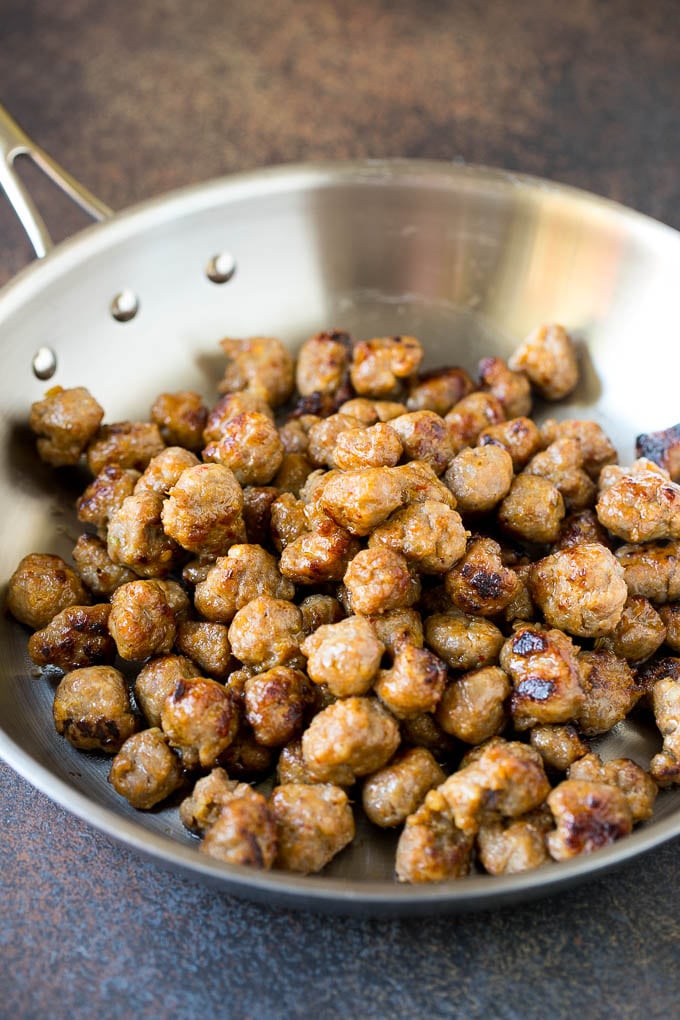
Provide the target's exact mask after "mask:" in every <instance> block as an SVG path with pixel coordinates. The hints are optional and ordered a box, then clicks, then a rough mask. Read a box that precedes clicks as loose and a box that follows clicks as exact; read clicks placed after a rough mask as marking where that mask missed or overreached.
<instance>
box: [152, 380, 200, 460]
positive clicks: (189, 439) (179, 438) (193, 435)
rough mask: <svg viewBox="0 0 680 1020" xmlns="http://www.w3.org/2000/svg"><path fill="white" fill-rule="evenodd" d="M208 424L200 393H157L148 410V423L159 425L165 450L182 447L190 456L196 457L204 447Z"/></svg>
mask: <svg viewBox="0 0 680 1020" xmlns="http://www.w3.org/2000/svg"><path fill="white" fill-rule="evenodd" d="M207 420H208V408H207V407H206V406H205V404H204V403H203V398H202V397H201V395H200V393H195V392H194V391H193V390H180V391H179V392H178V393H159V395H158V396H157V397H156V399H155V400H154V402H153V406H152V408H151V421H153V422H155V423H156V425H158V428H159V430H160V434H161V437H162V439H163V442H164V443H167V445H168V446H183V447H184V448H185V449H187V450H191V451H192V452H193V453H198V452H199V451H200V449H201V447H202V446H203V429H204V428H205V425H206V422H207Z"/></svg>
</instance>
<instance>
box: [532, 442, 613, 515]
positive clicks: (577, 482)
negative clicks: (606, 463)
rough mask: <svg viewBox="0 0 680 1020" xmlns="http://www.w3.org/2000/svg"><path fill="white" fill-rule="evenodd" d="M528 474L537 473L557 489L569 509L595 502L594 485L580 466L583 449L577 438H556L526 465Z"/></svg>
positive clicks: (578, 508) (580, 508)
mask: <svg viewBox="0 0 680 1020" xmlns="http://www.w3.org/2000/svg"><path fill="white" fill-rule="evenodd" d="M525 470H526V473H527V474H529V475H540V476H541V477H542V478H547V479H548V481H549V482H552V483H553V485H554V486H555V487H556V488H557V489H559V491H560V492H561V494H562V498H563V500H564V505H565V507H566V508H567V510H568V511H570V512H571V511H577V510H584V509H586V508H587V507H589V506H592V505H593V504H594V503H595V496H596V493H597V488H596V486H595V483H594V482H593V480H592V479H591V478H590V476H589V475H588V474H587V473H586V472H585V471H584V470H583V451H582V449H581V446H580V444H579V443H578V441H577V440H576V439H556V440H555V442H554V443H551V444H550V446H548V447H547V448H546V449H545V450H543V451H542V452H541V453H537V454H536V455H535V456H534V457H532V458H531V460H530V461H529V463H528V464H527V466H526V469H525Z"/></svg>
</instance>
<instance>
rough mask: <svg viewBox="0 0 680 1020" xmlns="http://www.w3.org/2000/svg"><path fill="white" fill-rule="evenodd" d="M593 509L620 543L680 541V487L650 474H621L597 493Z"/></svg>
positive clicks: (659, 476)
mask: <svg viewBox="0 0 680 1020" xmlns="http://www.w3.org/2000/svg"><path fill="white" fill-rule="evenodd" d="M596 509H597V517H598V520H599V521H600V524H602V525H604V527H605V528H607V529H608V530H609V531H611V532H612V534H614V535H616V537H617V538H622V539H623V541H624V542H651V541H656V540H658V539H663V538H680V485H676V484H675V482H670V481H667V480H666V479H664V478H663V477H662V476H661V475H658V474H656V473H653V472H651V471H650V472H646V471H645V472H639V473H636V474H634V475H633V474H630V475H624V476H623V478H621V479H620V480H619V481H617V482H614V484H613V485H610V486H609V488H607V489H605V490H604V491H603V492H601V493H600V497H599V499H598V501H597V507H596Z"/></svg>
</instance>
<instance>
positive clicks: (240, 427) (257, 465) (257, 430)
mask: <svg viewBox="0 0 680 1020" xmlns="http://www.w3.org/2000/svg"><path fill="white" fill-rule="evenodd" d="M283 453H284V450H283V443H282V442H281V439H280V437H279V433H278V429H277V428H276V426H275V425H274V424H273V423H272V422H271V421H270V419H269V418H268V417H267V416H266V415H264V414H261V413H260V412H259V411H244V412H243V413H242V414H238V415H236V417H234V418H230V419H229V421H228V422H226V423H225V425H224V428H223V429H222V434H221V436H220V438H219V439H218V440H217V441H214V442H211V443H208V445H207V446H206V447H205V449H204V450H203V459H204V460H206V461H216V462H217V463H218V464H222V465H224V467H227V468H230V469H231V470H232V471H233V472H234V475H235V476H236V478H237V480H238V481H239V482H240V484H241V485H267V484H268V483H269V482H271V480H272V478H273V477H274V475H275V474H276V472H277V471H278V470H279V468H280V467H281V462H282V461H283Z"/></svg>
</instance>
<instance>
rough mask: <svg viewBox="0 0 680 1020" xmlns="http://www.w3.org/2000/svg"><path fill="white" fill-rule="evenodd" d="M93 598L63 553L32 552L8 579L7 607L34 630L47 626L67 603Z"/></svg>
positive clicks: (71, 603)
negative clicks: (59, 554)
mask: <svg viewBox="0 0 680 1020" xmlns="http://www.w3.org/2000/svg"><path fill="white" fill-rule="evenodd" d="M89 601H90V599H89V596H88V594H87V592H86V591H85V588H83V585H82V582H81V580H80V578H79V577H78V575H77V574H76V572H75V571H74V570H73V569H72V568H71V567H69V566H68V565H67V564H66V563H65V562H64V560H62V558H61V556H51V555H50V554H48V553H30V554H29V555H28V556H24V558H23V559H22V560H21V562H20V563H19V566H18V567H17V569H16V570H15V571H14V573H13V574H12V576H11V577H10V579H9V585H8V589H7V608H8V609H9V611H10V613H11V614H12V616H13V617H14V618H15V619H16V620H18V621H19V623H25V624H26V626H27V627H30V628H31V629H32V630H40V629H41V628H42V627H46V626H47V624H48V623H49V622H50V620H51V619H52V618H53V617H55V616H56V615H57V613H60V612H61V610H62V609H66V608H67V606H82V605H85V604H87V603H88V602H89Z"/></svg>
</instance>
